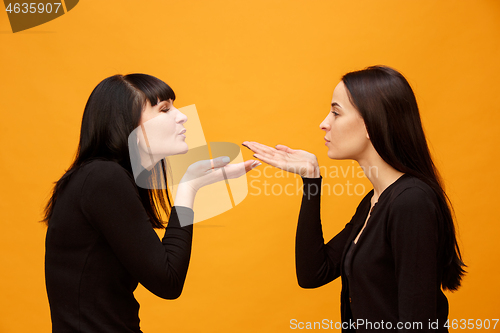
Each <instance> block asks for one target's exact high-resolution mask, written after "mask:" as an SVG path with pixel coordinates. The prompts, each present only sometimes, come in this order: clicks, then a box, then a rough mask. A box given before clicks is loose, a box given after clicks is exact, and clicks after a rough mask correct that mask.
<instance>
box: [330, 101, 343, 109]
mask: <svg viewBox="0 0 500 333" xmlns="http://www.w3.org/2000/svg"><path fill="white" fill-rule="evenodd" d="M334 106H338V107H339V108H341V109H342V107H341V106H340V104H339V103H337V102H333V103H332V108H333V107H334Z"/></svg>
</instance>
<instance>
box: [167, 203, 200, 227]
mask: <svg viewBox="0 0 500 333" xmlns="http://www.w3.org/2000/svg"><path fill="white" fill-rule="evenodd" d="M193 221H194V211H193V210H192V209H191V208H188V207H184V206H174V207H172V211H171V213H170V219H169V221H168V225H167V228H168V227H185V226H187V225H192V224H193Z"/></svg>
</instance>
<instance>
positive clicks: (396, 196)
mask: <svg viewBox="0 0 500 333" xmlns="http://www.w3.org/2000/svg"><path fill="white" fill-rule="evenodd" d="M388 202H389V203H390V204H391V206H392V207H394V208H398V207H404V208H409V207H414V208H415V209H429V208H432V209H435V208H437V207H438V197H437V195H436V193H435V192H434V190H433V189H432V188H431V187H430V186H429V185H428V184H427V183H425V182H424V181H423V180H421V179H419V178H417V177H414V176H412V175H409V174H404V175H403V176H401V177H400V178H399V179H398V180H397V181H396V182H395V183H394V187H393V188H392V190H391V191H390V193H389V197H388Z"/></svg>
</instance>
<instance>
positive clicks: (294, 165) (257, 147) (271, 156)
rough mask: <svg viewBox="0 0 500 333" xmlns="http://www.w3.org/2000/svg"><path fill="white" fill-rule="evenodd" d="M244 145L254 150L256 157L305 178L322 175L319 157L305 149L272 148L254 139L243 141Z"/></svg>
mask: <svg viewBox="0 0 500 333" xmlns="http://www.w3.org/2000/svg"><path fill="white" fill-rule="evenodd" d="M243 146H245V147H247V148H248V149H250V150H251V151H253V152H254V155H253V156H254V157H255V158H258V159H259V160H261V161H263V162H265V163H267V164H269V165H272V166H274V167H277V168H280V169H282V170H285V171H288V172H292V173H296V174H298V175H299V176H301V177H305V178H318V177H319V176H320V172H319V166H318V159H317V158H316V156H315V155H314V154H311V153H309V152H307V151H305V150H298V149H292V148H289V147H287V146H283V145H277V146H276V148H272V147H268V146H266V145H263V144H261V143H258V142H252V141H245V142H243Z"/></svg>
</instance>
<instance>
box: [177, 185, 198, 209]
mask: <svg viewBox="0 0 500 333" xmlns="http://www.w3.org/2000/svg"><path fill="white" fill-rule="evenodd" d="M197 192H198V190H197V189H195V188H193V187H192V186H190V185H189V184H188V183H187V182H181V183H180V184H179V186H177V193H176V195H175V200H174V206H183V207H187V208H191V209H193V206H194V199H195V197H196V193H197Z"/></svg>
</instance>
